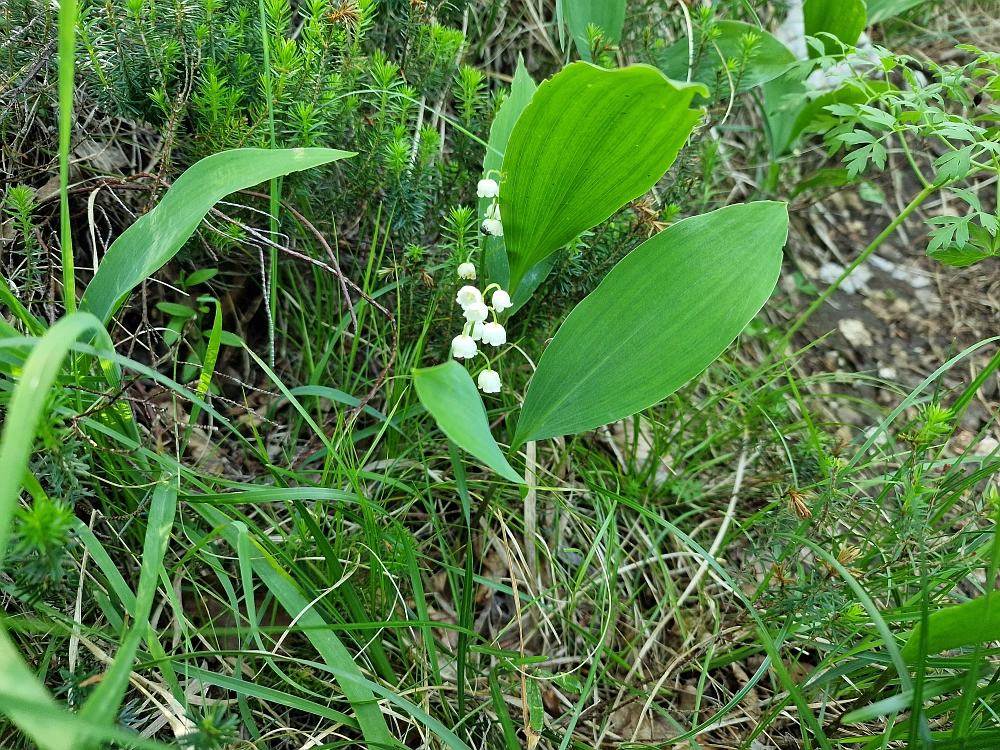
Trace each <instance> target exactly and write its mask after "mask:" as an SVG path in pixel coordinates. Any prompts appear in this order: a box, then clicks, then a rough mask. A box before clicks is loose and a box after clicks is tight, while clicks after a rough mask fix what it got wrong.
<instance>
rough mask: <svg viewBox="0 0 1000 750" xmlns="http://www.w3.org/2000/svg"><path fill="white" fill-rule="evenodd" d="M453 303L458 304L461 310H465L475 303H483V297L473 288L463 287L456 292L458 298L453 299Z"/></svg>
mask: <svg viewBox="0 0 1000 750" xmlns="http://www.w3.org/2000/svg"><path fill="white" fill-rule="evenodd" d="M455 301H456V302H457V303H458V304H460V305H461V306H462V308H463V309H465V308H467V307H468V306H469V305H473V304H475V303H477V302H480V303H481V302H482V301H483V295H481V294H480V293H479V290H478V289H476V287H474V286H463V287H462V288H461V289H459V290H458V296H457V297H456V298H455ZM484 320H485V318H484Z"/></svg>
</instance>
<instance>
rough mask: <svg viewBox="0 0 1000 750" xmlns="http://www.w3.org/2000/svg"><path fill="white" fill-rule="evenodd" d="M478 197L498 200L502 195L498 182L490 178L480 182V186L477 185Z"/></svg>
mask: <svg viewBox="0 0 1000 750" xmlns="http://www.w3.org/2000/svg"><path fill="white" fill-rule="evenodd" d="M476 195H478V196H479V197H480V198H496V197H497V196H498V195H500V186H499V185H498V184H497V181H496V180H491V179H489V178H487V179H485V180H480V181H479V184H478V185H476Z"/></svg>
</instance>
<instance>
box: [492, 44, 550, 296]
mask: <svg viewBox="0 0 1000 750" xmlns="http://www.w3.org/2000/svg"><path fill="white" fill-rule="evenodd" d="M537 88H538V87H537V86H536V85H535V82H534V81H533V80H531V76H530V75H528V70H527V68H525V67H524V59H523V58H522V57H520V56H518V58H517V69H516V70H515V71H514V80H513V81H512V82H511V84H510V94H508V95H507V98H506V99H504V100H503V104H501V105H500V111H498V112H497V116H496V117H494V118H493V125H491V126H490V140H489V143H488V144H487V146H486V157H485V158H484V159H483V175H484V176H485V175H489V176H490V177H492V178H493V179H497V180H498V179H499V174H498V173H499V172H500V169H501V168H502V167H503V155H504V152H505V151H506V150H507V142H508V141H509V140H510V134H511V132H512V131H513V130H514V124H515V123H516V122H517V118H518V117H520V116H521V113H522V112H523V111H524V108H525V107H527V106H528V104H530V103H531V97H532V96H534V94H535V90H536V89H537ZM491 172H492V173H493V174H490V173H491ZM492 202H493V200H492V198H480V199H479V221H482V220H483V219H485V218H486V209H487V207H488V206H489V205H490V203H492ZM482 242H483V251H484V252H485V254H486V275H487V277H488V278H489V280H490V281H491V282H496V283H497V284H499V285H500V288H501V289H506V288H507V286H508V284H509V283H510V265H509V264H508V262H507V250H506V248H505V247H504V242H503V238H501V237H489V236H483V238H482ZM515 307H517V305H516V301H515Z"/></svg>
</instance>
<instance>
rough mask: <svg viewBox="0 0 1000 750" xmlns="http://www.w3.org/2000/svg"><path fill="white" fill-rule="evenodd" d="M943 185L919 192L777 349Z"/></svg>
mask: <svg viewBox="0 0 1000 750" xmlns="http://www.w3.org/2000/svg"><path fill="white" fill-rule="evenodd" d="M942 187H944V186H943V185H928V186H927V187H925V188H924V189H923V190H921V191H920V192H919V193H917V195H916V197H915V198H914V199H913V200H912V201H910V203H909V205H907V206H906V208H904V209H903V210H902V212H900V214H899V216H897V217H896V218H895V219H893V220H892V222H891V223H890V224H889V226H887V227H886V228H885V229H883V230H882V233H881V234H880V235H879V236H878V237H876V238H875V239H874V240H872V243H871V244H870V245H869V246H868V247H866V248H865V249H864V252H862V253H861V255H859V256H858V257H857V259H856V260H855V261H854V262H853V263H851V265H849V266H848V267H847V269H846V270H845V271H844V272H843V273H842V274H840V278H838V279H837V280H836V281H834V282H833V283H832V284H830V286H828V287H827V288H826V290H825V291H824V292H823V293H822V294H821V295H820V296H819V297H817V298H816V300H815V301H814V302H813V303H812V304H811V305H809V309H807V310H806V311H805V312H804V313H802V315H801V316H800V317H799V319H798V320H797V321H795V323H794V324H792V327H791V328H789V329H788V332H787V333H786V334H785V335H784V336H783V337H782V339H781V341H780V342H779V344H778V346H777V347H776V349H777V351H779V352H782V351H784V350H785V347H786V346H788V343H789V342H790V341H791V340H792V336H794V335H795V334H796V333H797V332H798V330H799V329H800V328H801V327H802V326H803V325H804V324H805V322H806V321H807V320H809V318H810V317H811V316H812V314H813V313H814V312H816V311H817V310H818V309H819V308H820V307H821V306H822V305H823V303H824V302H826V301H827V300H828V299H829V298H830V295H832V294H833V293H834V292H835V291H837V289H839V288H840V285H841V284H842V283H843V282H844V280H845V279H846V278H847V277H848V276H850V275H851V273H853V271H854V269H855V268H857V267H858V266H860V265H861V264H862V263H864V262H865V260H867V259H868V256H870V255H871V254H872V253H873V252H875V251H876V250H877V249H878V248H879V246H880V245H881V244H882V243H883V242H885V240H886V239H888V237H889V236H890V235H891V234H892V233H893V232H895V231H896V229H897V227H899V225H900V224H902V223H903V222H904V221H906V217H907V216H909V215H910V214H911V213H913V212H914V211H915V210H916V209H917V207H918V206H919V205H920V204H921V203H923V202H924V201H925V200H927V198H928V197H929V196H930V195H931V194H932V193H934V192H936V191H937V190H940V189H941V188H942Z"/></svg>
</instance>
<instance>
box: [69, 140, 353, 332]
mask: <svg viewBox="0 0 1000 750" xmlns="http://www.w3.org/2000/svg"><path fill="white" fill-rule="evenodd" d="M353 155H354V154H353V153H352V152H349V151H336V150H334V149H332V148H291V149H281V150H275V151H271V150H268V149H260V148H240V149H234V150H232V151H223V152H221V153H218V154H212V155H211V156H206V157H205V158H204V159H202V160H201V161H199V162H197V163H196V164H194V165H192V166H191V167H189V168H188V169H187V170H186V171H185V172H184V174H182V175H181V176H180V177H178V178H177V181H176V182H174V184H173V185H172V186H171V188H170V189H169V190H168V191H167V192H166V194H165V195H164V196H163V200H161V201H160V202H159V203H158V204H157V205H156V206H155V207H154V208H153V210H152V211H150V212H149V213H148V214H145V215H144V216H140V217H139V219H138V220H137V221H136V222H135V224H133V225H132V226H130V227H129V228H128V229H126V230H125V231H124V232H122V234H121V236H119V237H118V239H116V240H115V241H114V242H113V243H112V244H111V247H110V248H108V252H107V254H106V255H105V256H104V260H103V261H101V265H100V266H99V267H98V269H97V273H96V274H95V275H94V278H93V279H92V280H91V282H90V284H89V285H88V286H87V290H86V291H85V292H84V293H83V298H82V299H81V300H80V309H81V310H85V311H87V312H90V313H93V314H94V315H96V316H97V317H98V318H100V319H101V320H102V321H103V322H104V323H105V325H106V324H107V322H108V321H109V320H110V319H111V316H112V315H113V314H114V312H115V310H117V309H118V307H119V306H120V305H121V304H122V303H123V302H124V301H125V297H126V296H127V295H128V293H129V292H131V291H132V290H133V289H134V288H135V287H136V286H137V285H139V284H140V283H142V282H143V281H144V280H145V279H147V278H149V277H150V276H151V275H153V274H154V273H156V272H157V271H158V270H160V268H162V267H163V265H164V264H165V263H166V262H167V261H168V260H170V259H171V258H173V257H174V255H176V254H177V251H178V250H180V249H181V246H182V245H183V244H184V243H185V242H187V240H188V238H189V237H190V236H191V235H192V234H194V231H195V230H196V229H197V228H198V224H200V223H201V220H202V219H203V218H205V214H207V213H208V212H209V210H210V209H211V208H212V206H214V205H215V204H216V203H218V202H219V201H220V200H222V199H223V198H225V197H226V196H227V195H229V194H230V193H235V192H236V191H237V190H244V189H245V188H249V187H253V186H254V185H259V184H260V183H262V182H266V181H267V180H270V179H272V178H274V177H281V176H283V175H286V174H289V173H291V172H299V171H301V170H303V169H309V168H311V167H316V166H319V165H320V164H327V163H329V162H331V161H336V160H337V159H343V158H345V157H348V156H353Z"/></svg>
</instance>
